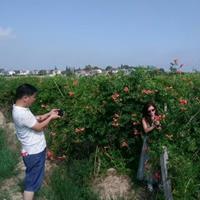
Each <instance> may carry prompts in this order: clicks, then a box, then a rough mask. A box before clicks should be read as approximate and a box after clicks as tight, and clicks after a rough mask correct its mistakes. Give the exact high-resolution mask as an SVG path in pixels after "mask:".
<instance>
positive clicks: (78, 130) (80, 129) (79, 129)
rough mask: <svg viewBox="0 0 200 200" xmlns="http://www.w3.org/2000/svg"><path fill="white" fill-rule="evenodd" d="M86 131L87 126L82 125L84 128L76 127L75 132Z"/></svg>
mask: <svg viewBox="0 0 200 200" xmlns="http://www.w3.org/2000/svg"><path fill="white" fill-rule="evenodd" d="M84 131H85V128H84V127H82V128H75V132H76V133H82V132H84Z"/></svg>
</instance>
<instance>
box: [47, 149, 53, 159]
mask: <svg viewBox="0 0 200 200" xmlns="http://www.w3.org/2000/svg"><path fill="white" fill-rule="evenodd" d="M47 159H49V160H54V153H53V152H52V151H51V150H48V151H47Z"/></svg>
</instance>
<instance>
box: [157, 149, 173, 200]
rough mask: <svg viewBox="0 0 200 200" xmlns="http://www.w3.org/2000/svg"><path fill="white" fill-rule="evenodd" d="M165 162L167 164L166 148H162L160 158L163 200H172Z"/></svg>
mask: <svg viewBox="0 0 200 200" xmlns="http://www.w3.org/2000/svg"><path fill="white" fill-rule="evenodd" d="M167 162H168V153H167V147H163V153H162V154H161V156H160V166H161V174H162V182H163V190H164V195H165V199H166V200H173V197H172V192H171V180H170V179H169V178H168V173H167Z"/></svg>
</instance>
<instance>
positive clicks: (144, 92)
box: [142, 89, 155, 94]
mask: <svg viewBox="0 0 200 200" xmlns="http://www.w3.org/2000/svg"><path fill="white" fill-rule="evenodd" d="M142 93H143V94H154V93H155V91H154V90H146V89H144V90H142Z"/></svg>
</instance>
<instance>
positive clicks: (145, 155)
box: [137, 102, 161, 192]
mask: <svg viewBox="0 0 200 200" xmlns="http://www.w3.org/2000/svg"><path fill="white" fill-rule="evenodd" d="M142 114H143V118H142V126H143V131H144V134H143V146H142V152H141V155H140V162H139V168H138V172H137V179H138V180H140V181H145V182H147V188H148V190H149V191H151V192H152V191H153V184H156V183H158V177H156V176H155V171H154V170H153V169H152V164H151V159H150V156H149V150H150V149H149V144H150V142H149V137H151V136H150V135H151V134H153V132H154V130H158V131H160V130H161V124H160V122H159V115H158V112H157V108H156V105H155V104H154V103H153V102H147V103H146V104H145V105H144V107H143V111H142ZM157 176H158V174H157Z"/></svg>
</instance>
